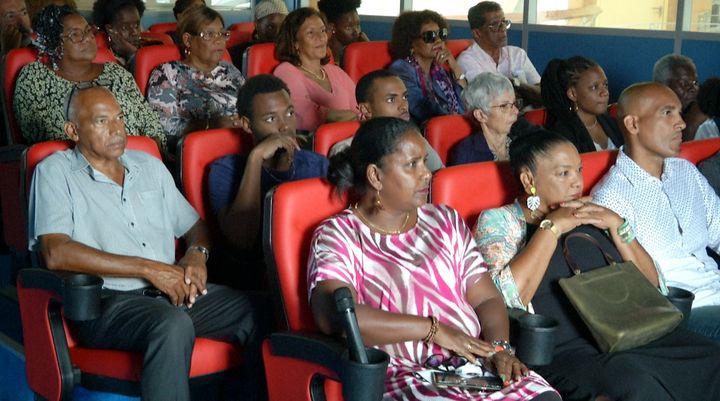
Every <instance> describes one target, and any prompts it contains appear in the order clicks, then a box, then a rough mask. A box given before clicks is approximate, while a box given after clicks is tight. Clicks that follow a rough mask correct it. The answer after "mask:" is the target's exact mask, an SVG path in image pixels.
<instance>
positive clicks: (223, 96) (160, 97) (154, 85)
mask: <svg viewBox="0 0 720 401" xmlns="http://www.w3.org/2000/svg"><path fill="white" fill-rule="evenodd" d="M244 83H245V78H243V76H242V73H241V72H240V70H238V69H237V68H235V66H233V65H232V64H230V63H228V62H225V61H221V62H220V64H218V65H217V66H216V67H215V68H214V69H213V70H212V71H210V74H207V75H206V74H204V73H203V72H202V71H199V70H196V69H195V68H193V67H190V66H189V65H187V64H185V63H182V62H180V61H171V62H169V63H165V64H163V65H161V66H159V67H157V68H156V69H155V70H153V72H152V74H151V75H150V82H149V83H148V94H147V96H148V101H149V102H150V105H151V106H152V107H153V108H154V109H155V110H156V111H157V112H158V113H159V114H160V124H162V127H163V129H164V130H165V134H166V135H167V136H168V137H176V138H179V137H181V136H182V135H184V134H186V133H187V132H186V130H187V127H188V125H189V124H190V123H191V122H192V121H204V120H209V119H212V118H216V117H223V116H232V115H235V114H237V94H238V90H239V89H240V87H241V86H242V85H243V84H244Z"/></svg>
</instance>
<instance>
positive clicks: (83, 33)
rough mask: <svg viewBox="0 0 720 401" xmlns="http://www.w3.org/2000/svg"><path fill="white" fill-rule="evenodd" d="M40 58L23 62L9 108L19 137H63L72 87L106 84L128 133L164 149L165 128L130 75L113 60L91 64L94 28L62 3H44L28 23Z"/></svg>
mask: <svg viewBox="0 0 720 401" xmlns="http://www.w3.org/2000/svg"><path fill="white" fill-rule="evenodd" d="M33 29H34V31H35V32H36V33H37V39H36V40H35V45H36V47H37V48H38V51H39V55H40V59H41V60H43V61H37V62H34V63H30V64H28V65H26V66H25V67H23V69H22V70H21V71H20V74H19V76H18V79H17V84H16V86H15V93H14V96H13V99H14V100H13V108H14V111H15V116H16V118H17V121H18V125H19V127H20V130H21V131H22V135H23V137H24V138H25V140H26V141H27V142H28V143H30V144H32V143H35V142H41V141H47V140H53V139H66V136H65V134H64V132H63V125H64V124H65V104H66V101H67V97H68V94H69V93H70V91H71V90H72V88H73V87H74V86H76V85H78V84H81V85H102V86H106V87H107V88H108V89H109V90H110V92H112V94H113V96H115V99H117V101H118V103H119V104H120V107H121V108H122V110H123V114H124V115H125V117H124V118H125V128H126V130H127V133H128V134H129V135H146V136H149V137H152V138H153V139H155V141H157V142H158V145H159V146H160V148H161V149H165V148H166V146H165V142H166V139H165V134H164V133H163V131H162V127H161V126H160V122H159V120H158V116H157V114H155V112H154V111H153V110H152V109H151V108H150V106H149V105H148V104H147V102H146V101H145V99H143V97H142V95H141V94H140V91H139V90H138V88H137V84H135V80H134V79H133V77H132V75H130V73H129V72H127V71H126V70H125V69H124V68H122V67H121V66H119V65H117V64H115V63H105V64H96V63H93V59H94V58H95V56H96V55H97V46H96V44H95V33H96V32H97V29H96V28H95V27H94V26H92V25H88V23H87V21H85V18H83V17H82V16H81V15H80V14H78V12H77V11H76V10H74V9H72V8H70V7H68V6H62V7H58V6H48V7H46V8H44V9H43V10H42V11H40V12H39V13H38V14H37V15H36V17H35V21H34V24H33Z"/></svg>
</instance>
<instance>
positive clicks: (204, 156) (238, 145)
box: [178, 128, 253, 228]
mask: <svg viewBox="0 0 720 401" xmlns="http://www.w3.org/2000/svg"><path fill="white" fill-rule="evenodd" d="M178 147H179V152H178V155H179V157H180V183H181V185H182V190H183V193H184V194H185V197H186V198H187V200H188V202H190V204H191V205H192V206H193V207H194V208H195V210H196V211H197V213H198V214H199V215H200V218H201V219H203V220H205V221H206V222H208V224H210V222H214V219H212V218H211V217H212V210H211V207H210V202H209V199H208V194H209V192H208V187H207V178H208V173H209V172H210V165H211V164H212V162H214V161H215V160H217V159H219V158H221V157H223V156H226V155H231V154H240V153H247V152H249V151H250V150H251V149H252V147H253V138H252V136H251V135H250V134H248V133H246V132H245V131H243V130H241V129H229V128H220V129H211V130H207V131H196V132H191V133H190V134H187V135H185V136H184V137H183V138H182V139H180V143H179V145H178ZM210 226H211V228H212V227H215V225H214V224H210Z"/></svg>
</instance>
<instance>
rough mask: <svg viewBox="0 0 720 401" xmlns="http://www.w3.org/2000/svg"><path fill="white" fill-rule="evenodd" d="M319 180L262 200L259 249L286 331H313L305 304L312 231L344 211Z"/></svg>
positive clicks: (288, 186) (343, 202) (282, 188)
mask: <svg viewBox="0 0 720 401" xmlns="http://www.w3.org/2000/svg"><path fill="white" fill-rule="evenodd" d="M347 204H348V203H347V198H346V197H339V196H337V195H336V194H335V192H334V190H333V188H332V186H331V185H330V184H329V183H327V182H326V181H324V180H323V179H320V178H310V179H305V180H299V181H292V182H286V183H283V184H280V185H279V186H277V187H276V188H275V189H274V190H272V191H270V193H269V194H268V196H266V198H265V214H266V217H265V221H264V223H263V225H264V228H263V242H264V243H263V245H264V250H265V257H266V261H267V265H268V268H269V269H271V272H272V273H273V274H274V275H275V277H274V278H275V279H276V280H277V284H278V286H279V292H278V295H279V296H280V299H281V301H282V308H283V312H284V315H285V316H284V317H285V322H286V323H287V328H288V329H289V330H290V331H306V332H307V331H317V328H316V326H315V322H314V320H313V317H312V313H311V311H310V306H309V304H308V293H307V275H306V273H307V261H308V254H309V252H310V240H311V239H312V234H313V231H314V230H315V228H316V227H317V226H318V224H320V222H322V221H323V220H325V219H326V218H328V217H330V216H332V215H334V214H336V213H338V212H340V211H342V210H343V209H344V208H345V207H347Z"/></svg>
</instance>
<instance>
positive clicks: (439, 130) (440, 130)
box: [425, 114, 473, 165]
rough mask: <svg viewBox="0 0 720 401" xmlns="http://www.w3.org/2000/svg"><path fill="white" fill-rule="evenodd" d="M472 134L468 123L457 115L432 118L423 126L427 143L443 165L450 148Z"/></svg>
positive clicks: (470, 125)
mask: <svg viewBox="0 0 720 401" xmlns="http://www.w3.org/2000/svg"><path fill="white" fill-rule="evenodd" d="M472 132H473V127H472V124H471V123H470V121H469V120H468V119H467V118H465V117H464V116H462V115H459V114H453V115H449V116H438V117H433V118H431V119H429V120H428V122H427V124H426V125H425V136H426V138H427V141H428V143H429V144H430V146H432V147H433V149H435V151H436V152H437V153H438V156H440V160H442V162H443V164H445V165H447V160H448V156H449V155H450V150H451V149H452V147H453V146H455V145H456V144H457V143H458V142H460V141H462V140H463V139H465V138H467V137H468V136H470V135H471V134H472Z"/></svg>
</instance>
